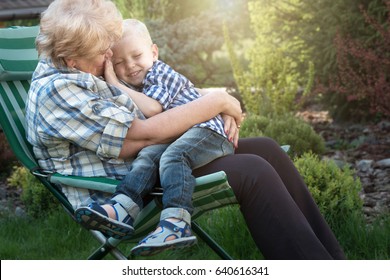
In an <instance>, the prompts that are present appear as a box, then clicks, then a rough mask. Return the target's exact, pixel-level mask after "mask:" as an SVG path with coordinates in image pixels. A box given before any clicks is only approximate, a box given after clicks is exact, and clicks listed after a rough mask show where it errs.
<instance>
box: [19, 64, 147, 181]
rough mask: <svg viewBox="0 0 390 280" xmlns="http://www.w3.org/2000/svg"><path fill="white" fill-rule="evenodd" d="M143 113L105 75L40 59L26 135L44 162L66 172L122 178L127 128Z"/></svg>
mask: <svg viewBox="0 0 390 280" xmlns="http://www.w3.org/2000/svg"><path fill="white" fill-rule="evenodd" d="M134 118H144V117H143V115H142V113H141V111H140V110H138V109H137V107H136V106H135V104H134V103H133V102H132V100H131V99H130V98H129V97H128V96H127V95H125V94H122V93H121V92H120V91H119V90H117V89H116V88H114V87H111V86H109V85H108V84H107V83H105V82H104V81H103V80H101V79H99V78H97V77H95V76H93V75H90V74H86V73H83V72H80V71H77V70H75V71H70V70H69V69H65V68H64V69H60V70H58V69H56V68H55V67H54V66H53V65H52V63H51V61H49V60H41V61H40V62H39V64H38V66H37V68H36V71H35V72H34V75H33V78H32V82H31V88H30V91H29V96H28V100H27V105H26V119H27V121H26V124H27V131H26V133H27V139H28V141H29V142H30V143H31V144H32V145H33V147H34V154H35V156H36V158H37V160H38V162H39V165H40V166H41V167H42V168H43V169H45V170H49V171H57V172H59V173H61V174H63V175H77V176H86V177H90V176H103V177H112V178H117V179H120V178H122V176H123V175H125V174H126V173H127V172H128V169H129V166H130V164H131V162H124V161H123V160H120V159H118V155H119V153H120V149H121V147H122V143H123V140H124V138H125V136H126V133H127V130H128V127H130V126H131V123H132V121H133V120H134Z"/></svg>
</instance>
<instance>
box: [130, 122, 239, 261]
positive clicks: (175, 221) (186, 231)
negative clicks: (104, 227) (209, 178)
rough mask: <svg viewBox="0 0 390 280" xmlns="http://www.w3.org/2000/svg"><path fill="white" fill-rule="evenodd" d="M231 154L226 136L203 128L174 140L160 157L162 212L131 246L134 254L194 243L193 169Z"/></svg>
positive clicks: (145, 253)
mask: <svg viewBox="0 0 390 280" xmlns="http://www.w3.org/2000/svg"><path fill="white" fill-rule="evenodd" d="M232 153H233V145H232V144H231V143H229V142H228V141H227V139H226V138H224V137H222V136H220V135H219V134H217V133H215V132H213V131H211V130H209V129H205V128H192V129H190V130H188V131H187V132H186V133H185V134H183V135H182V136H181V137H180V138H179V139H177V140H176V141H175V142H173V143H172V144H171V145H170V146H169V147H168V148H167V150H166V151H165V152H164V154H163V155H162V157H161V160H160V180H161V185H162V187H163V189H164V195H163V207H164V209H163V211H162V212H161V217H160V223H159V224H158V226H157V229H156V230H155V231H154V232H153V233H151V234H150V235H148V236H147V237H146V238H145V239H143V240H142V241H141V242H140V243H139V244H138V245H137V246H136V247H134V248H133V249H132V253H133V254H134V255H153V254H156V253H160V252H161V251H164V250H166V249H169V248H172V247H174V248H183V247H188V246H191V245H193V244H195V243H196V237H195V236H192V233H191V228H190V225H191V214H190V213H191V212H192V194H193V190H194V187H195V177H194V176H193V175H192V169H193V168H196V167H200V166H203V165H205V164H207V163H209V162H211V161H212V160H214V159H216V158H218V157H221V156H224V155H227V154H232Z"/></svg>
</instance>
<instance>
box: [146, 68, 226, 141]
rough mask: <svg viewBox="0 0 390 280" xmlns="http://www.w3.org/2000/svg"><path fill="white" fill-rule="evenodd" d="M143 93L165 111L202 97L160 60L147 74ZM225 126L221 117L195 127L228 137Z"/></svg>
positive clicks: (184, 79) (185, 79) (189, 83)
mask: <svg viewBox="0 0 390 280" xmlns="http://www.w3.org/2000/svg"><path fill="white" fill-rule="evenodd" d="M142 92H143V93H144V94H146V95H147V96H149V97H151V98H153V99H155V100H157V101H158V102H160V104H161V105H162V106H163V109H164V110H168V109H171V108H174V107H177V106H180V105H183V104H186V103H188V102H191V101H193V100H195V99H198V98H199V97H200V96H201V95H200V94H199V93H198V92H197V91H196V90H195V88H194V85H193V84H192V83H191V82H190V81H189V80H188V79H187V78H186V77H184V76H183V75H181V74H180V73H178V72H176V71H175V70H173V69H172V68H171V67H170V66H169V65H167V64H166V63H164V62H162V61H160V60H157V61H156V62H155V63H154V64H153V67H152V68H151V69H150V70H149V72H148V73H147V74H146V77H145V79H144V85H143V89H142ZM223 126H224V123H223V120H222V118H221V116H220V115H218V116H216V117H215V118H212V119H210V120H209V121H207V122H203V123H200V124H197V125H195V127H203V128H209V129H211V130H214V131H215V132H217V133H219V134H221V135H222V136H225V137H226V134H225V131H224V127H223Z"/></svg>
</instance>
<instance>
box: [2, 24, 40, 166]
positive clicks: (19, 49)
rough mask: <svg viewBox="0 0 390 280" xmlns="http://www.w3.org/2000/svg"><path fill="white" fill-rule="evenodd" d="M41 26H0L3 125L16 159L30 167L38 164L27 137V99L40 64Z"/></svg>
mask: <svg viewBox="0 0 390 280" xmlns="http://www.w3.org/2000/svg"><path fill="white" fill-rule="evenodd" d="M38 32H39V27H38V26H32V27H11V28H2V29H0V124H1V127H2V128H3V130H4V131H7V133H5V135H6V138H7V140H8V142H9V144H10V146H11V148H12V150H13V152H14V154H15V156H16V157H17V159H18V160H19V161H20V162H21V163H22V164H23V165H24V166H25V167H27V168H28V169H29V170H33V169H34V168H36V167H37V166H38V165H37V163H36V161H35V159H34V157H33V154H32V148H31V145H30V144H29V143H28V142H27V140H26V137H25V102H26V98H27V93H28V89H29V87H30V80H31V76H32V73H33V71H34V69H35V67H36V65H37V63H38V53H37V51H36V49H35V37H36V36H37V34H38Z"/></svg>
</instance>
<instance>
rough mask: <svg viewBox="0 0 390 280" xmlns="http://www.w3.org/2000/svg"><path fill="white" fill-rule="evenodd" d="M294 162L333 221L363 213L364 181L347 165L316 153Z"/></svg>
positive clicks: (313, 194)
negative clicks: (361, 195)
mask: <svg viewBox="0 0 390 280" xmlns="http://www.w3.org/2000/svg"><path fill="white" fill-rule="evenodd" d="M294 164H295V166H296V167H297V169H298V171H299V172H300V174H301V175H302V177H303V179H304V181H305V183H306V184H307V186H308V188H309V190H310V192H311V194H312V196H313V198H314V200H315V201H316V203H317V205H318V206H319V208H320V211H321V213H322V214H323V215H324V216H325V218H326V219H327V220H328V221H329V222H330V223H336V224H337V223H339V222H340V221H345V220H346V219H348V217H352V215H360V214H361V213H362V212H361V211H362V206H363V202H362V200H361V198H360V196H359V192H360V191H361V188H362V187H361V182H360V180H359V179H358V178H355V176H354V174H353V172H352V170H351V169H349V168H348V167H347V166H345V167H343V168H339V167H338V166H337V165H336V163H335V162H334V161H332V160H320V159H319V157H318V156H317V155H314V154H313V153H305V154H303V155H302V156H301V157H296V158H295V159H294Z"/></svg>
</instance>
